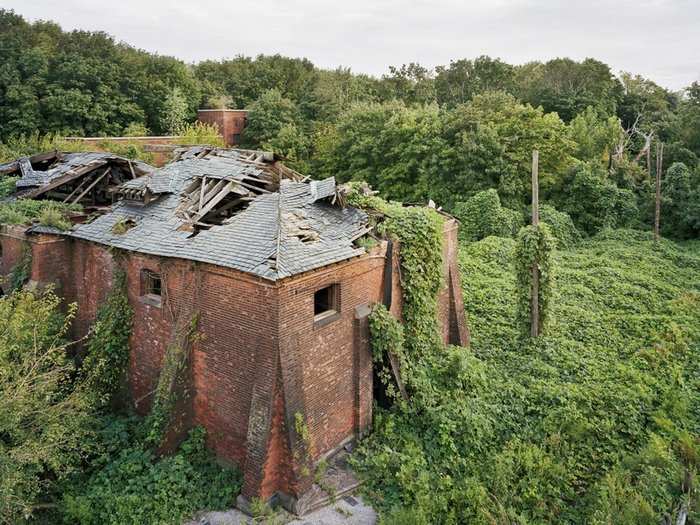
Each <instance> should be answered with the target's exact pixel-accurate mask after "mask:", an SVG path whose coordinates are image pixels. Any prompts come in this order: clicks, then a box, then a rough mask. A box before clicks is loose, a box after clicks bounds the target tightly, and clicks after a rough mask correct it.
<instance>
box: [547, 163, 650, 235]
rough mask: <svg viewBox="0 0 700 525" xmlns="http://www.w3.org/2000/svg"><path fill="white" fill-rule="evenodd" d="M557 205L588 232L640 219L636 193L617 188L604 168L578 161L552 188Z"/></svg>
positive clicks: (580, 227) (615, 226)
mask: <svg viewBox="0 0 700 525" xmlns="http://www.w3.org/2000/svg"><path fill="white" fill-rule="evenodd" d="M549 198H550V199H551V201H552V202H553V203H554V204H555V206H556V208H557V209H558V210H560V211H563V212H565V213H567V214H569V216H570V217H571V219H572V220H573V221H574V224H576V227H577V228H579V229H580V230H581V231H584V232H586V233H588V234H594V233H596V232H598V231H600V230H601V229H603V228H620V227H624V226H630V225H632V224H634V223H635V222H636V221H637V220H638V219H639V209H638V207H637V199H636V196H635V194H634V193H633V192H632V191H631V190H628V189H620V188H618V187H617V186H616V185H615V183H614V182H612V181H611V180H610V179H609V178H608V177H607V174H606V173H605V171H603V170H602V169H601V168H597V167H591V166H589V165H586V164H578V165H577V166H575V167H574V168H572V169H570V170H569V171H568V172H567V174H566V175H565V176H564V177H562V178H561V180H560V181H559V182H558V183H557V184H556V185H555V186H554V187H553V188H552V189H551V191H550V192H549Z"/></svg>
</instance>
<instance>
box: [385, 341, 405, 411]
mask: <svg viewBox="0 0 700 525" xmlns="http://www.w3.org/2000/svg"><path fill="white" fill-rule="evenodd" d="M388 354H389V364H390V365H391V373H392V375H393V376H394V381H396V386H398V387H399V392H401V397H403V399H404V401H408V393H407V392H406V387H405V386H404V384H403V380H402V379H401V367H400V366H399V360H398V358H397V357H396V356H395V355H394V353H393V352H388Z"/></svg>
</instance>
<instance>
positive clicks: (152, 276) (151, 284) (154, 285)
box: [143, 270, 162, 297]
mask: <svg viewBox="0 0 700 525" xmlns="http://www.w3.org/2000/svg"><path fill="white" fill-rule="evenodd" d="M161 292H162V282H161V279H160V274H157V273H155V272H152V271H150V270H144V271H143V294H144V295H155V296H158V297H160V295H161Z"/></svg>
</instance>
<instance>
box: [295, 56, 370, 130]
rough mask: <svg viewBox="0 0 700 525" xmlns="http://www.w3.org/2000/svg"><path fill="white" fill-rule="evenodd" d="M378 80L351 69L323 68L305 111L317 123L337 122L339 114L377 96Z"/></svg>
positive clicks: (306, 103) (307, 99)
mask: <svg viewBox="0 0 700 525" xmlns="http://www.w3.org/2000/svg"><path fill="white" fill-rule="evenodd" d="M378 91H379V81H378V80H376V79H374V78H372V77H369V76H367V75H362V74H353V73H352V72H351V71H350V69H348V68H342V67H339V68H337V69H334V70H332V71H328V70H321V71H319V72H318V78H317V80H316V83H315V84H314V88H313V91H312V92H311V93H310V94H309V95H308V96H307V98H306V99H305V102H304V103H305V112H306V113H308V114H309V115H310V116H311V118H312V119H313V120H315V121H317V122H334V121H335V120H337V118H338V117H339V116H340V114H341V113H342V112H344V111H346V110H347V109H349V108H350V106H352V105H353V104H356V103H359V102H374V101H376V100H377V98H378V96H379V95H378Z"/></svg>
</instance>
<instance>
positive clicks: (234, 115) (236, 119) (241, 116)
mask: <svg viewBox="0 0 700 525" xmlns="http://www.w3.org/2000/svg"><path fill="white" fill-rule="evenodd" d="M247 115H248V112H247V111H246V110H244V109H200V110H199V111H197V120H199V121H200V122H205V123H208V124H216V125H217V126H218V127H219V131H220V132H221V135H222V136H223V137H224V143H225V144H226V145H227V146H236V145H238V144H239V143H240V135H241V133H243V129H244V128H245V125H246V118H247Z"/></svg>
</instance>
